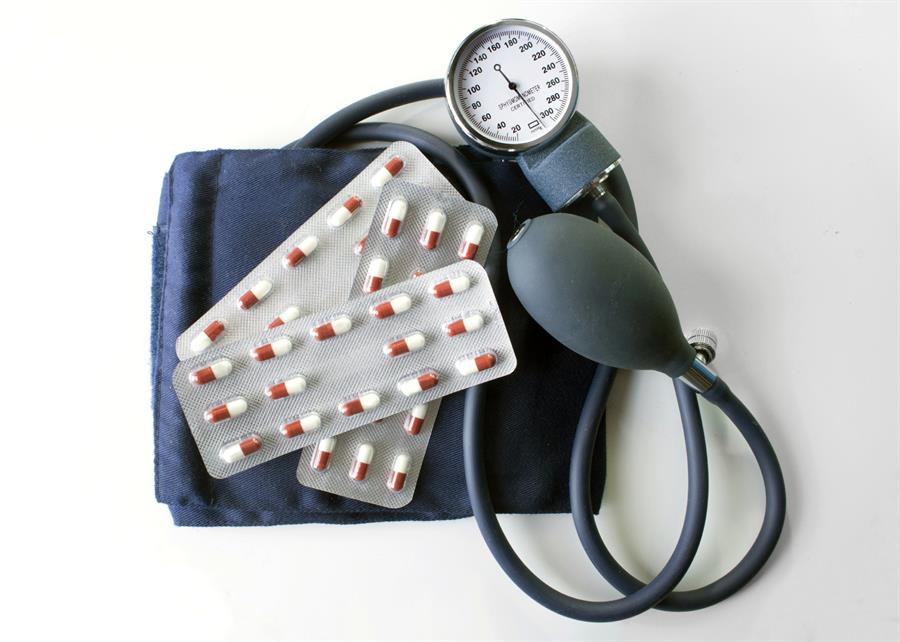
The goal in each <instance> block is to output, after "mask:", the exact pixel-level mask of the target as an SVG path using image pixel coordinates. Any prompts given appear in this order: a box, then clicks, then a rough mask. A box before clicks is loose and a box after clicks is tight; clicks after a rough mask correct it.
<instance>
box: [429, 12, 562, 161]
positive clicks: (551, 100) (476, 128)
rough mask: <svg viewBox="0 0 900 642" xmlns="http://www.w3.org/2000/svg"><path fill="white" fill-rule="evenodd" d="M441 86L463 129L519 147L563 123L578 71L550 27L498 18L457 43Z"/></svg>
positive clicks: (500, 147) (506, 148) (484, 140)
mask: <svg viewBox="0 0 900 642" xmlns="http://www.w3.org/2000/svg"><path fill="white" fill-rule="evenodd" d="M445 90H446V94H447V103H448V104H449V106H450V113H451V114H452V116H453V120H454V121H455V123H456V125H457V127H458V128H459V129H460V131H461V132H462V134H463V136H465V137H466V138H468V139H469V140H470V141H471V142H473V143H475V144H476V145H479V146H481V147H485V148H487V149H489V150H492V151H498V152H510V153H514V152H522V151H525V150H527V149H531V148H533V147H536V146H538V145H540V144H542V143H544V142H546V141H547V140H549V139H550V138H552V137H553V136H554V135H555V134H557V133H559V132H560V131H562V129H563V127H565V125H566V123H567V122H568V121H569V118H571V116H572V114H573V113H574V112H575V102H576V99H577V97H578V72H577V70H576V69H575V63H574V62H573V61H572V55H571V54H570V53H569V50H568V49H567V48H566V46H565V45H564V44H563V43H562V41H561V40H560V39H559V38H557V37H556V35H555V34H553V33H552V32H551V31H549V30H548V29H546V28H544V27H542V26H541V25H538V24H536V23H533V22H529V21H527V20H503V21H501V22H498V23H496V24H493V25H489V26H487V27H482V28H481V29H479V30H477V31H475V32H474V33H472V34H471V35H470V36H469V37H468V38H466V40H465V41H464V42H463V43H462V44H461V45H460V46H459V48H458V49H457V50H456V53H455V54H454V56H453V60H452V62H451V63H450V69H449V71H448V72H447V77H446V80H445Z"/></svg>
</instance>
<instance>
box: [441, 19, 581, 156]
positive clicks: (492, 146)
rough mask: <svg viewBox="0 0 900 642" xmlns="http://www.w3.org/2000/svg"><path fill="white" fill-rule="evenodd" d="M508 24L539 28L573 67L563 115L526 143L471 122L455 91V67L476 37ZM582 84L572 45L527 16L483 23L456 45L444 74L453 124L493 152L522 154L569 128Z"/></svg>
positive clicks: (475, 141)
mask: <svg viewBox="0 0 900 642" xmlns="http://www.w3.org/2000/svg"><path fill="white" fill-rule="evenodd" d="M508 27H527V28H529V29H534V30H535V31H537V32H538V33H539V34H540V35H542V36H543V37H545V38H547V39H548V40H549V41H550V42H552V43H553V45H554V46H555V47H556V48H557V49H558V50H559V52H560V53H561V54H562V56H563V57H564V58H565V59H566V63H567V64H568V65H569V69H570V77H571V88H570V90H569V91H570V93H571V99H570V100H569V104H568V105H566V111H565V112H564V113H563V116H562V117H561V118H560V119H559V120H558V121H557V122H556V123H555V124H554V126H553V128H552V129H551V130H550V131H548V132H547V133H545V134H543V135H541V136H539V137H537V138H535V139H534V140H530V141H528V142H524V143H504V142H502V141H496V140H492V139H490V138H488V137H487V136H485V135H484V134H483V133H481V132H480V131H479V130H478V129H477V128H475V127H473V126H472V125H471V124H469V122H468V121H467V120H466V117H465V114H464V113H463V111H462V108H461V106H460V105H459V103H458V102H457V97H456V92H455V91H453V84H454V78H455V71H456V69H457V66H458V65H459V63H460V61H461V60H462V55H463V52H464V51H465V50H466V49H467V48H468V47H469V45H470V44H471V43H472V41H473V40H475V39H476V38H478V37H480V36H481V35H483V34H484V33H486V32H488V31H493V30H496V29H503V28H508ZM578 88H579V80H578V67H576V66H575V59H574V58H573V57H572V52H571V51H569V48H568V47H567V46H566V44H565V43H564V42H563V41H562V40H561V39H560V37H559V36H557V35H556V34H555V33H553V32H552V31H550V30H549V29H548V28H547V27H545V26H543V25H541V24H538V23H536V22H532V21H531V20H523V19H521V18H508V19H506V20H499V21H497V22H494V23H492V24H489V25H485V26H483V27H479V28H478V29H476V30H475V31H473V32H472V33H470V34H469V35H468V36H466V37H465V38H464V39H463V41H462V43H461V44H460V45H459V47H457V48H456V51H455V52H454V53H453V58H451V60H450V66H449V67H448V69H447V73H446V75H445V76H444V95H445V97H446V99H447V106H448V108H449V109H450V116H451V117H452V118H453V124H454V125H456V128H457V129H458V130H459V133H460V134H462V136H463V138H464V139H466V140H467V141H468V142H470V143H472V144H474V145H476V146H478V147H481V148H483V149H486V150H488V151H490V152H494V153H504V154H519V153H522V152H526V151H529V150H532V149H535V148H537V147H540V146H541V145H544V144H545V143H547V142H549V141H550V140H552V139H553V138H555V137H556V136H557V135H558V134H559V133H560V132H561V131H562V130H563V129H564V128H565V126H566V125H567V124H568V123H569V121H570V120H571V119H572V116H573V115H574V114H575V107H576V104H577V102H578Z"/></svg>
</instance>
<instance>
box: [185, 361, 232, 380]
mask: <svg viewBox="0 0 900 642" xmlns="http://www.w3.org/2000/svg"><path fill="white" fill-rule="evenodd" d="M232 370H234V364H233V363H232V362H231V360H230V359H219V360H218V361H213V362H212V363H211V364H209V365H208V366H206V367H205V368H198V369H197V370H194V371H193V372H192V373H191V383H194V384H197V385H198V386H202V385H203V384H205V383H210V382H211V381H216V380H218V379H221V378H223V377H227V376H228V375H230V374H231V371H232Z"/></svg>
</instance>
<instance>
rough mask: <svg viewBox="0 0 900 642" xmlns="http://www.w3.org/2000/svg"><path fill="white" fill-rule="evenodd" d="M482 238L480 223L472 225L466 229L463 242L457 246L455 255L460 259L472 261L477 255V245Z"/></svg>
mask: <svg viewBox="0 0 900 642" xmlns="http://www.w3.org/2000/svg"><path fill="white" fill-rule="evenodd" d="M482 236H484V226H483V225H482V224H481V223H472V224H471V225H469V227H467V228H466V232H465V234H464V235H463V241H462V243H460V244H459V251H457V254H458V255H459V258H461V259H474V258H475V255H476V254H478V245H479V244H480V243H481V237H482Z"/></svg>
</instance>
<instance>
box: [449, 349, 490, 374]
mask: <svg viewBox="0 0 900 642" xmlns="http://www.w3.org/2000/svg"><path fill="white" fill-rule="evenodd" d="M495 365H497V355H495V354H494V353H493V352H482V353H481V354H475V355H471V356H468V357H463V358H462V359H459V360H458V361H457V362H456V369H457V371H458V372H459V374H461V375H463V376H466V375H472V374H475V373H476V372H481V371H482V370H488V369H490V368H493V367H494V366H495Z"/></svg>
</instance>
